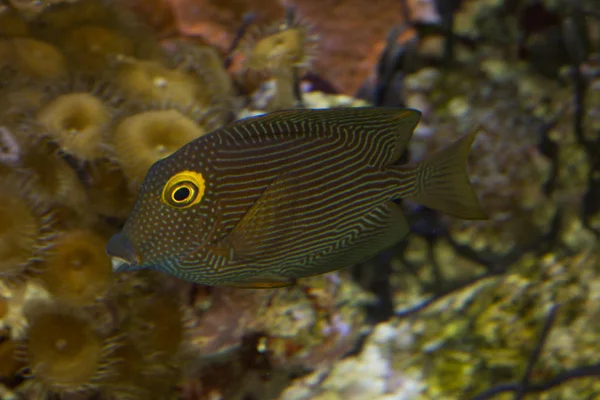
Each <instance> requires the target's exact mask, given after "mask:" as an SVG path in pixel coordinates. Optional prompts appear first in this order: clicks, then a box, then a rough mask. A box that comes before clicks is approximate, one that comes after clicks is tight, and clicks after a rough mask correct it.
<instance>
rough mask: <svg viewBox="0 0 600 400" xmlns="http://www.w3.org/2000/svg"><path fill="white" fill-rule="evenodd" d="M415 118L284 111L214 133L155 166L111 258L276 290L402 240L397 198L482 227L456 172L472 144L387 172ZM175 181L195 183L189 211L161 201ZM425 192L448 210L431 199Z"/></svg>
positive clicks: (205, 280)
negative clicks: (198, 190) (198, 189)
mask: <svg viewBox="0 0 600 400" xmlns="http://www.w3.org/2000/svg"><path fill="white" fill-rule="evenodd" d="M419 118H420V113H419V112H418V111H415V110H407V109H391V108H350V109H329V110H290V111H279V112H275V113H271V114H268V115H266V116H261V117H256V118H249V119H246V120H242V121H239V122H237V123H234V124H233V125H230V126H228V127H226V128H223V129H219V130H217V131H214V132H212V133H211V134H209V135H206V136H203V137H201V138H199V139H197V140H195V141H193V142H191V143H189V144H187V145H186V146H184V147H183V148H181V149H180V150H179V151H178V152H176V153H174V154H173V155H171V156H170V157H168V158H166V159H164V160H161V161H159V162H158V163H157V164H155V165H154V166H153V167H152V169H151V170H150V171H149V173H148V175H147V176H146V178H145V181H144V183H143V185H142V188H141V190H140V193H139V196H138V200H137V202H136V206H135V207H134V210H133V213H132V215H131V216H130V218H129V220H128V222H127V224H126V225H125V227H124V230H123V232H122V233H121V234H119V235H118V236H117V237H116V238H113V239H114V240H113V239H111V243H109V246H108V252H109V254H113V255H114V256H116V257H118V258H121V259H123V260H125V261H126V264H124V267H122V269H138V268H154V269H158V270H161V271H164V272H166V273H169V274H172V275H175V276H178V277H180V278H182V279H185V280H189V281H193V282H198V283H202V284H209V285H237V286H249V287H274V286H284V285H288V284H290V283H292V282H293V281H294V280H295V279H296V278H299V277H304V276H311V275H316V274H320V273H324V272H328V271H332V270H336V269H339V268H342V267H345V266H348V265H352V264H355V263H357V262H360V261H363V260H365V259H368V258H370V257H372V256H374V255H376V254H377V253H379V252H380V251H382V250H384V249H385V248H388V247H390V246H392V245H393V244H394V243H396V242H398V241H400V240H401V239H402V238H403V237H404V236H405V235H406V234H407V233H408V231H409V229H408V224H407V223H406V220H405V219H404V216H403V214H402V212H401V209H400V208H399V207H398V206H397V205H396V204H395V203H394V202H393V200H395V199H399V198H407V197H408V198H413V199H416V200H417V201H418V200H422V203H426V205H429V204H431V205H433V206H434V207H436V208H438V209H442V210H443V211H449V212H450V213H453V214H455V215H458V216H464V217H468V218H479V217H482V216H483V214H482V213H481V209H480V208H479V205H478V204H477V201H476V199H475V197H474V194H473V192H472V189H471V188H470V184H469V182H468V179H467V178H466V174H465V172H464V160H465V159H466V154H467V153H468V150H469V148H470V145H471V141H472V139H473V137H472V136H471V137H466V138H464V139H463V140H462V141H459V142H456V144H455V145H454V148H452V147H451V148H449V149H448V150H446V151H445V152H444V153H443V154H442V155H441V156H440V157H439V162H436V163H431V162H429V163H427V162H422V163H417V164H409V165H403V166H399V165H396V164H395V163H396V162H397V161H398V159H399V158H400V156H401V155H402V153H403V152H404V150H405V148H406V145H407V143H408V140H409V139H410V137H411V135H412V132H413V130H414V128H415V126H416V124H417V123H418V121H419ZM465 149H466V150H465ZM178 174H179V175H181V176H182V177H183V178H185V177H188V176H196V177H197V181H198V182H199V181H200V180H201V181H202V186H203V188H202V197H201V200H200V201H197V202H196V203H195V204H193V205H192V206H186V207H178V206H177V204H174V202H176V201H175V200H176V199H171V200H169V199H168V198H167V200H166V201H165V196H164V192H165V188H167V187H168V186H169V182H171V181H172V180H173V179H174V177H177V176H179V175H178ZM186 174H187V175H186ZM459 178H460V179H459ZM432 182H433V186H434V187H435V188H441V190H442V191H443V192H445V193H446V197H442V199H446V200H447V201H446V202H445V203H444V202H443V201H442V203H440V199H439V198H438V194H439V193H435V190H434V191H433V192H432V191H431V190H427V188H428V185H429V186H431V183H432ZM449 182H450V183H452V182H454V183H455V184H457V185H456V187H450V188H448V183H449ZM457 188H458V190H459V191H466V196H462V195H461V193H457V190H456V189H457ZM465 198H466V201H465ZM169 202H171V203H169ZM123 242H126V245H123ZM124 248H126V249H127V251H124V250H119V249H124ZM125 253H127V254H128V256H120V254H125Z"/></svg>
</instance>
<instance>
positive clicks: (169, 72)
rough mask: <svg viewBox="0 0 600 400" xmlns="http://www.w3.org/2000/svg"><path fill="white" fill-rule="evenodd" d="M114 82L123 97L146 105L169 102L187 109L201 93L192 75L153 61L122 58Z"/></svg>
mask: <svg viewBox="0 0 600 400" xmlns="http://www.w3.org/2000/svg"><path fill="white" fill-rule="evenodd" d="M116 80H117V85H118V87H119V88H120V89H121V90H122V91H123V93H124V94H126V95H128V96H131V97H132V98H137V99H139V100H144V101H148V102H162V101H170V102H173V103H177V104H180V105H182V106H184V107H189V106H192V105H194V104H196V102H197V101H198V94H199V92H200V84H199V82H198V81H197V80H196V79H194V77H193V76H192V75H190V74H189V73H186V72H184V71H180V70H176V69H169V68H166V67H165V66H163V65H162V64H160V63H158V62H156V61H140V60H134V59H129V58H125V59H123V60H121V61H120V63H119V67H118V71H117V78H116Z"/></svg>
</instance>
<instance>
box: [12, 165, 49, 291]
mask: <svg viewBox="0 0 600 400" xmlns="http://www.w3.org/2000/svg"><path fill="white" fill-rule="evenodd" d="M0 187H2V191H1V192H0V279H2V280H5V281H11V280H14V279H17V280H19V279H23V278H25V276H26V275H27V273H28V272H31V271H32V269H31V268H30V267H31V266H32V263H33V262H34V261H36V260H37V259H38V258H39V256H40V255H41V254H42V253H43V252H44V251H45V250H46V249H47V248H48V247H49V246H50V238H51V227H52V223H51V219H50V214H49V213H48V212H47V211H46V210H45V209H44V207H42V206H39V205H38V204H37V201H36V200H35V199H34V198H32V195H31V193H30V192H29V188H30V183H29V181H28V180H27V179H24V177H19V176H16V175H14V174H8V175H6V176H2V177H1V178H0Z"/></svg>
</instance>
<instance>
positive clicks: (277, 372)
mask: <svg viewBox="0 0 600 400" xmlns="http://www.w3.org/2000/svg"><path fill="white" fill-rule="evenodd" d="M367 105H376V106H395V107H410V108H415V109H418V110H420V111H421V112H422V119H421V122H420V124H419V125H418V127H417V128H416V130H415V133H414V136H413V138H412V139H411V141H410V143H409V151H407V153H406V157H405V158H406V160H410V161H419V160H422V159H425V158H426V157H427V156H428V155H431V154H432V153H433V152H435V151H438V150H440V149H441V148H442V147H444V146H445V145H446V144H448V143H450V142H452V141H453V140H455V139H457V138H459V137H461V136H463V135H465V134H468V133H469V132H472V131H473V130H474V129H479V133H478V135H477V139H476V141H475V143H474V145H473V149H472V151H471V154H470V156H469V165H468V166H469V176H470V178H471V180H472V182H473V185H474V187H475V191H476V193H477V194H478V196H479V199H480V201H481V204H482V206H483V208H484V210H485V211H486V213H487V214H488V215H489V217H490V218H489V219H488V220H483V221H464V220H459V219H456V218H452V217H448V216H444V215H441V214H438V213H436V212H434V211H432V210H429V209H427V208H424V207H421V206H418V205H415V204H412V203H410V202H409V201H406V202H403V204H402V206H403V207H404V209H405V211H406V215H407V216H408V218H409V221H410V223H411V231H412V233H411V234H410V235H409V236H408V237H407V238H406V239H405V240H403V241H402V242H401V244H400V245H398V246H396V247H395V248H393V249H390V250H389V251H386V252H384V253H382V254H380V255H378V256H376V257H375V258H373V259H372V260H370V261H368V262H365V263H363V264H360V265H357V266H354V267H350V268H346V269H343V270H340V271H337V272H332V273H328V274H325V275H320V276H316V277H312V278H304V279H300V280H299V281H298V284H297V285H295V286H291V287H286V288H279V289H239V288H223V287H207V286H200V285H194V284H191V283H186V282H183V281H180V280H177V279H176V278H173V277H170V276H167V275H164V274H160V273H158V272H154V271H137V272H128V273H117V274H115V273H113V272H112V265H111V260H110V258H109V257H108V255H107V254H106V252H105V246H106V243H107V241H108V238H109V237H110V236H111V235H113V234H114V233H116V232H118V231H119V230H120V229H121V227H122V226H123V223H124V221H125V220H126V219H127V217H128V215H129V213H130V211H131V207H132V205H133V201H134V200H135V197H136V193H137V191H138V189H139V186H140V184H141V181H142V179H143V178H144V176H145V174H146V172H147V171H148V169H149V168H150V166H151V165H152V164H153V163H154V162H156V161H157V160H159V159H162V158H164V157H166V156H168V155H169V154H171V153H173V152H174V151H175V150H177V149H178V148H179V147H181V146H182V145H184V144H185V143H187V142H189V141H191V140H193V139H195V138H197V137H199V136H201V135H204V134H206V133H208V132H210V131H212V130H214V129H216V128H219V127H222V126H224V125H226V124H228V123H230V122H232V121H234V120H236V119H240V118H244V117H248V116H252V115H259V114H263V113H265V112H269V111H274V110H278V109H287V108H301V107H304V108H329V107H355V106H356V107H360V106H367ZM599 235H600V1H597V0H587V1H586V0H577V1H575V0H573V1H571V0H569V1H567V0H506V1H499V0H463V1H460V0H438V1H435V0H404V1H403V0H371V1H367V0H319V1H314V0H151V1H143V0H112V1H111V0H67V1H61V0H53V1H50V0H48V1H43V0H42V1H31V0H3V1H0V340H1V341H0V398H1V399H27V400H28V399H77V400H78V399H132V400H133V399H157V400H162V399H184V400H192V399H207V400H217V399H223V400H229V399H239V400H262V399H265V400H268V399H281V400H307V399H320V400H330V399H331V400H336V399H340V400H341V399H351V400H359V399H370V400H375V399H386V400H392V399H595V398H600V246H599V244H598V238H599Z"/></svg>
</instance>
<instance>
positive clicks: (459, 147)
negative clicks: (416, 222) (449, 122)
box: [408, 129, 488, 219]
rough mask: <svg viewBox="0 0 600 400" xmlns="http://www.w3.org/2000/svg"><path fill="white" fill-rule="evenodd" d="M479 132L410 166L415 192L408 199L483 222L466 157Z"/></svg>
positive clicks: (449, 213) (485, 215)
mask: <svg viewBox="0 0 600 400" xmlns="http://www.w3.org/2000/svg"><path fill="white" fill-rule="evenodd" d="M478 132H479V129H476V130H474V131H473V132H472V133H470V134H467V135H465V136H463V137H462V138H460V139H458V140H457V141H456V142H454V143H452V144H451V145H450V146H448V147H446V148H444V149H442V150H441V151H439V152H437V153H436V154H434V155H432V156H431V157H429V158H427V159H426V160H424V161H421V162H418V163H416V164H414V169H415V170H414V171H415V185H416V188H415V191H414V193H415V194H414V195H410V196H409V197H408V198H410V199H411V200H414V201H415V202H417V203H419V204H422V205H424V206H426V207H429V208H432V209H434V210H437V211H440V212H442V213H444V214H448V215H452V216H454V217H458V218H463V219H487V218H488V216H487V214H486V213H485V211H484V210H483V208H482V207H481V205H480V204H479V200H478V199H477V195H476V194H475V190H474V189H473V186H472V185H471V182H470V180H469V176H468V175H467V157H468V156H469V152H470V150H471V145H472V144H473V141H474V140H475V137H476V136H477V133H478Z"/></svg>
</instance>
